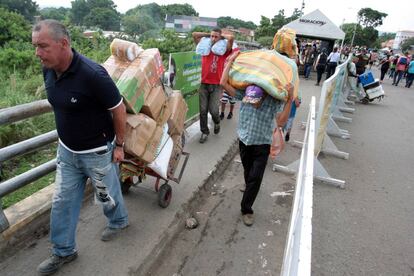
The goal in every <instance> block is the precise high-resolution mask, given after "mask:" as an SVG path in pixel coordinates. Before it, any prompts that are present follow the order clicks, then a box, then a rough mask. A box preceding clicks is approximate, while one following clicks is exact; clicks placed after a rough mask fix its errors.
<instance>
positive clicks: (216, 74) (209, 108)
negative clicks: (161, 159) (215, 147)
mask: <svg viewBox="0 0 414 276" xmlns="http://www.w3.org/2000/svg"><path fill="white" fill-rule="evenodd" d="M192 35H193V39H194V42H195V43H196V44H198V43H199V42H200V40H201V38H203V37H210V39H211V45H212V46H214V44H216V43H217V42H218V41H219V40H222V39H227V45H226V52H225V53H224V55H217V54H215V53H214V52H213V51H210V53H209V54H208V55H206V56H203V57H202V59H201V85H200V89H199V97H200V100H199V103H200V130H201V136H200V140H199V141H200V143H204V142H205V141H207V138H208V135H209V134H210V130H209V128H208V117H207V114H208V112H210V114H211V117H212V119H213V122H214V134H218V133H219V132H220V114H219V112H220V111H219V100H220V94H221V89H220V78H221V75H222V73H223V68H224V61H225V60H226V58H227V57H228V56H229V54H230V53H231V51H232V46H233V40H234V38H233V36H232V35H222V33H221V29H219V28H215V29H213V30H212V31H211V32H210V33H202V32H194V33H193V34H192Z"/></svg>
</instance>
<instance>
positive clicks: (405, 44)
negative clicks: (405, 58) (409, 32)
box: [401, 37, 414, 52]
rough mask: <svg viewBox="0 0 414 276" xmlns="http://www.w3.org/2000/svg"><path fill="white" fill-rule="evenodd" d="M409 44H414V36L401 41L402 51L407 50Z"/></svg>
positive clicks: (409, 47)
mask: <svg viewBox="0 0 414 276" xmlns="http://www.w3.org/2000/svg"><path fill="white" fill-rule="evenodd" d="M411 46H414V37H411V38H408V39H406V40H404V41H403V42H402V43H401V50H402V51H403V52H406V51H409V50H410V49H411Z"/></svg>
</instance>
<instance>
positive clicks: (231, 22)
mask: <svg viewBox="0 0 414 276" xmlns="http://www.w3.org/2000/svg"><path fill="white" fill-rule="evenodd" d="M217 25H218V26H219V27H220V28H226V27H227V26H231V27H233V28H236V29H238V28H246V29H250V30H255V29H256V27H257V26H256V24H254V23H253V22H251V21H248V22H246V21H243V20H240V19H237V18H231V17H230V16H224V17H219V18H217Z"/></svg>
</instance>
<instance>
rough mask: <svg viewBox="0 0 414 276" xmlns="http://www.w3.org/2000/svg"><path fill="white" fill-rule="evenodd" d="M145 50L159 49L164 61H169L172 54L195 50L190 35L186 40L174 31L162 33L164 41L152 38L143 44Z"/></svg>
mask: <svg viewBox="0 0 414 276" xmlns="http://www.w3.org/2000/svg"><path fill="white" fill-rule="evenodd" d="M142 47H143V48H144V49H147V48H158V49H159V50H160V53H161V55H162V58H163V60H168V55H169V54H170V53H176V52H184V51H191V50H194V49H195V45H194V42H193V38H192V37H191V34H188V36H187V37H186V38H181V37H180V36H179V34H178V33H176V32H175V31H173V30H168V29H166V30H164V31H162V39H154V38H150V39H148V40H145V41H144V42H143V43H142Z"/></svg>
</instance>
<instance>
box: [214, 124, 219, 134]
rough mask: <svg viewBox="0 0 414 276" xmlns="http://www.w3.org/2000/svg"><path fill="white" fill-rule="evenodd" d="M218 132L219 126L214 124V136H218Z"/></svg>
mask: <svg viewBox="0 0 414 276" xmlns="http://www.w3.org/2000/svg"><path fill="white" fill-rule="evenodd" d="M219 132H220V124H214V134H218V133H219Z"/></svg>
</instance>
